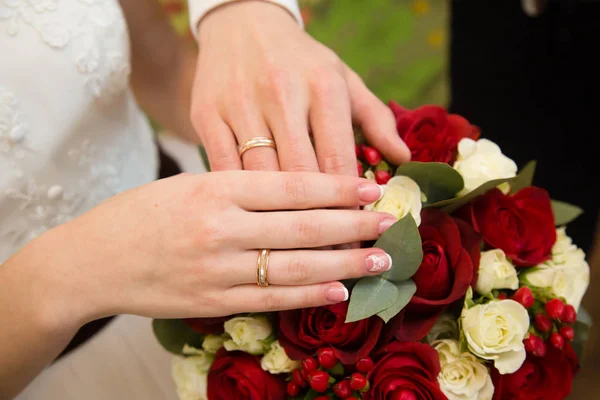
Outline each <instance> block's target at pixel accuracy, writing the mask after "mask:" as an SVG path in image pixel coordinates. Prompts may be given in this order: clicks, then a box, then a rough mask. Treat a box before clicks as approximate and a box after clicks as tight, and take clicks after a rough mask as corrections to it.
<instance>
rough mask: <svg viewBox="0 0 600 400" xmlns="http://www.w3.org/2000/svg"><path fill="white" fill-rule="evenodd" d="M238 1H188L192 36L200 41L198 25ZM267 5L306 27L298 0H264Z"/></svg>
mask: <svg viewBox="0 0 600 400" xmlns="http://www.w3.org/2000/svg"><path fill="white" fill-rule="evenodd" d="M234 1H237V0H188V7H189V14H190V27H191V29H192V34H193V35H194V37H195V38H196V39H198V36H197V35H198V24H199V23H200V20H201V19H202V18H203V17H204V16H205V15H206V14H207V13H208V12H209V11H211V10H212V9H215V8H217V7H219V6H221V5H223V4H226V3H233V2H234ZM263 1H266V2H267V3H273V4H277V5H279V6H281V7H283V8H285V9H286V10H288V11H289V13H290V14H292V16H293V17H294V18H295V19H296V21H298V23H299V24H300V26H302V27H304V22H303V20H302V14H301V13H300V7H298V1H297V0H263Z"/></svg>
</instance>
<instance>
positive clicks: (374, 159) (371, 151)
mask: <svg viewBox="0 0 600 400" xmlns="http://www.w3.org/2000/svg"><path fill="white" fill-rule="evenodd" d="M362 152H363V155H364V156H365V160H366V161H367V163H369V164H370V165H372V166H375V165H377V164H379V163H380V162H381V153H380V152H379V151H377V149H375V148H374V147H369V146H363V148H362Z"/></svg>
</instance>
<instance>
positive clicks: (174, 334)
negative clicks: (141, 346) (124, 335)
mask: <svg viewBox="0 0 600 400" xmlns="http://www.w3.org/2000/svg"><path fill="white" fill-rule="evenodd" d="M152 329H153V330H154V335H155V336H156V338H157V339H158V342H159V343H160V344H161V345H162V347H164V348H165V350H167V351H169V352H171V353H173V354H182V350H183V346H184V345H185V344H188V345H190V346H192V347H195V348H197V349H201V348H202V342H203V341H204V336H203V335H201V334H200V333H198V332H196V331H194V330H193V329H192V328H190V327H189V326H187V325H186V324H185V323H184V322H183V321H182V320H180V319H155V320H153V321H152Z"/></svg>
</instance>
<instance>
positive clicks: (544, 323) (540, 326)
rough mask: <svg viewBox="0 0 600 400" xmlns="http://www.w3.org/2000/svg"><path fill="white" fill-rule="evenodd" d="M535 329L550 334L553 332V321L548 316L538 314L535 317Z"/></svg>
mask: <svg viewBox="0 0 600 400" xmlns="http://www.w3.org/2000/svg"><path fill="white" fill-rule="evenodd" d="M535 327H536V328H537V330H538V331H540V332H543V333H547V332H550V330H552V321H551V320H550V318H548V316H547V315H546V314H538V315H536V316H535Z"/></svg>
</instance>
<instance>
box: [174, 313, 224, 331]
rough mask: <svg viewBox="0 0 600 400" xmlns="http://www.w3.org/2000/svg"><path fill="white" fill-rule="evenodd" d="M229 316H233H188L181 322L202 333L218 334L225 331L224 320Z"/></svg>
mask: <svg viewBox="0 0 600 400" xmlns="http://www.w3.org/2000/svg"><path fill="white" fill-rule="evenodd" d="M231 318H233V315H229V316H226V317H214V318H189V319H184V320H183V322H185V324H186V325H187V326H189V327H190V328H192V329H193V330H195V331H196V332H198V333H202V334H203V335H220V334H221V333H223V332H225V327H224V324H225V322H226V321H227V320H229V319H231Z"/></svg>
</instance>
